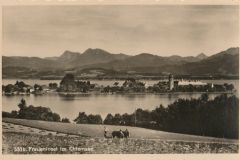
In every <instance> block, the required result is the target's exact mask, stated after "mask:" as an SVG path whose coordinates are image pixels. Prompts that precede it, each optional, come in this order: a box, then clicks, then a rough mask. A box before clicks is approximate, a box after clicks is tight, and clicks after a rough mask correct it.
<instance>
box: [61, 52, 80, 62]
mask: <svg viewBox="0 0 240 160" xmlns="http://www.w3.org/2000/svg"><path fill="white" fill-rule="evenodd" d="M79 56H80V53H78V52H72V51H69V50H66V51H64V52H63V54H62V55H61V56H60V57H59V59H60V60H72V59H75V58H77V57H79Z"/></svg>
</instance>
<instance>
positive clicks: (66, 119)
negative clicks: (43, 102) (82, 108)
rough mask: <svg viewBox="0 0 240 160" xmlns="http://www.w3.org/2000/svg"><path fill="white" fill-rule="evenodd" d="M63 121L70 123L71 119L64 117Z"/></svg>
mask: <svg viewBox="0 0 240 160" xmlns="http://www.w3.org/2000/svg"><path fill="white" fill-rule="evenodd" d="M62 122H63V123H70V120H69V119H68V118H62Z"/></svg>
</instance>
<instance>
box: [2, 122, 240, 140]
mask: <svg viewBox="0 0 240 160" xmlns="http://www.w3.org/2000/svg"><path fill="white" fill-rule="evenodd" d="M2 121H3V122H6V123H12V124H17V125H22V126H27V127H32V128H37V129H43V130H48V131H54V132H59V133H65V134H70V135H79V136H82V137H94V138H103V132H104V126H106V127H107V128H108V129H109V132H111V131H114V130H119V129H122V130H125V129H128V131H129V132H130V138H131V139H155V140H156V139H158V140H168V141H183V142H208V143H238V142H239V141H238V140H235V139H225V138H213V137H204V136H194V135H187V134H179V133H170V132H163V131H156V130H151V129H145V128H139V127H129V126H114V125H92V124H73V123H61V122H48V121H38V120H26V119H14V118H3V120H2Z"/></svg>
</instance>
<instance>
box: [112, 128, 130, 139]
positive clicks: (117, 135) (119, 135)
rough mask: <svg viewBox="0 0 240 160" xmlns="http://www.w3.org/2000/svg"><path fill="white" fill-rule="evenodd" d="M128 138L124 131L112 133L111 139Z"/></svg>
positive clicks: (126, 131) (127, 133) (126, 132)
mask: <svg viewBox="0 0 240 160" xmlns="http://www.w3.org/2000/svg"><path fill="white" fill-rule="evenodd" d="M115 137H117V138H128V137H129V132H128V130H127V129H126V130H125V131H121V130H120V131H113V132H112V138H115Z"/></svg>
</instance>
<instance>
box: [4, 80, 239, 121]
mask: <svg viewBox="0 0 240 160" xmlns="http://www.w3.org/2000/svg"><path fill="white" fill-rule="evenodd" d="M22 81H24V82H25V83H27V84H30V85H33V84H35V83H37V84H41V85H43V84H45V85H48V84H49V83H50V82H56V83H59V82H60V81H59V80H54V81H52V80H22ZM2 82H3V84H5V85H6V84H9V83H11V84H15V82H16V80H13V79H4V80H3V81H2ZM114 82H115V81H111V80H108V81H97V80H96V81H91V83H97V84H100V85H104V86H106V85H112V84H113V83H114ZM118 82H120V84H121V83H122V82H123V81H118ZM144 82H146V85H147V86H148V85H152V84H154V83H156V82H157V81H151V80H147V81H144ZM203 82H207V83H215V84H223V83H232V84H234V86H235V88H236V89H237V90H238V88H239V87H238V86H239V82H238V80H204V81H203ZM237 93H238V92H237ZM217 95H219V94H210V95H209V97H210V98H211V99H213V98H214V97H216V96H217ZM200 96H201V94H199V93H181V94H161V95H155V94H146V95H76V96H74V97H64V96H59V95H58V94H47V95H41V96H35V95H29V96H20V95H19V96H10V97H9V96H4V95H3V96H2V108H3V111H12V110H18V107H17V105H18V103H19V102H20V100H21V98H24V99H25V100H26V102H27V104H28V105H30V104H32V105H34V106H43V107H49V108H51V110H52V111H53V112H56V113H58V114H59V115H60V116H61V117H67V118H69V119H70V120H73V119H75V118H76V117H77V116H78V113H79V112H86V113H87V114H100V115H101V116H102V118H103V119H104V118H105V116H106V115H107V114H108V113H112V114H115V113H120V114H123V113H133V112H134V111H135V109H136V108H143V109H149V110H151V109H154V108H155V107H156V106H159V105H160V104H162V105H164V106H165V107H166V106H167V105H168V104H171V103H173V102H174V101H175V100H177V99H179V98H189V99H190V98H198V97H200ZM237 96H238V94H237Z"/></svg>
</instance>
